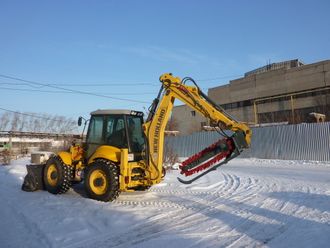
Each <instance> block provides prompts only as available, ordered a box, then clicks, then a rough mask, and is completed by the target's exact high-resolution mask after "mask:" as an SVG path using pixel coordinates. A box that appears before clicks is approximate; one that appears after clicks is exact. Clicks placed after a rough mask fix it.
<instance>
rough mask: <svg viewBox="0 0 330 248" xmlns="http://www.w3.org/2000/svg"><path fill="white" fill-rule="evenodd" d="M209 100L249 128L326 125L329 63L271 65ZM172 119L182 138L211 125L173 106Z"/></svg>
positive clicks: (212, 90) (329, 97)
mask: <svg viewBox="0 0 330 248" xmlns="http://www.w3.org/2000/svg"><path fill="white" fill-rule="evenodd" d="M208 96H209V97H210V98H211V99H212V100H213V101H215V102H216V103H218V104H219V105H221V106H222V107H223V108H224V109H225V110H226V111H227V112H228V113H229V114H231V115H233V116H234V117H235V118H236V119H237V120H239V121H244V122H247V123H249V124H250V125H260V124H265V123H268V124H270V123H288V124H292V123H302V122H318V121H327V120H329V116H330V60H325V61H320V62H317V63H313V64H304V63H303V62H301V61H299V60H298V59H295V60H289V61H284V62H280V63H273V64H269V65H266V66H263V67H260V68H258V69H255V70H253V71H249V72H247V73H245V75H244V77H242V78H238V79H235V80H231V81H230V82H229V83H228V84H225V85H221V86H218V87H214V88H210V89H209V90H208ZM172 118H173V119H174V121H175V120H180V121H177V125H176V126H177V130H178V131H179V132H180V134H181V135H186V134H190V133H192V132H195V131H200V130H203V126H205V125H210V123H209V122H208V121H207V119H205V118H204V117H202V116H201V115H199V114H198V113H196V112H195V111H192V110H191V109H190V108H189V107H187V106H185V105H182V106H175V107H174V109H173V114H172Z"/></svg>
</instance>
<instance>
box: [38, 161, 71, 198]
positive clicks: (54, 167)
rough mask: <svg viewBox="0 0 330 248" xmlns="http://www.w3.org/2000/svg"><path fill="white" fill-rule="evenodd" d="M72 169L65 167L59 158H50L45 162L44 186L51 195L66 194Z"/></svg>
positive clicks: (69, 185)
mask: <svg viewBox="0 0 330 248" xmlns="http://www.w3.org/2000/svg"><path fill="white" fill-rule="evenodd" d="M71 175H72V169H71V167H70V166H68V165H65V164H64V163H63V162H62V160H61V159H60V158H59V157H52V158H50V159H49V160H48V161H47V164H46V166H45V169H44V175H43V178H44V184H45V188H46V189H47V191H48V192H50V193H52V194H63V193H66V192H67V191H68V190H69V189H70V187H71V177H72V176H71Z"/></svg>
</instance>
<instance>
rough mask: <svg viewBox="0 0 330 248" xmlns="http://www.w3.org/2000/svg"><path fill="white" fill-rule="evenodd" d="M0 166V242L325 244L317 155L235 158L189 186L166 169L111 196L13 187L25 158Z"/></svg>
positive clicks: (328, 196)
mask: <svg viewBox="0 0 330 248" xmlns="http://www.w3.org/2000/svg"><path fill="white" fill-rule="evenodd" d="M13 163H14V164H12V165H10V166H1V167H0V194H1V205H0V209H1V211H0V228H1V230H0V245H1V247H147V248H148V247H155V246H157V247H227V246H231V247H242V246H243V247H255V246H265V247H267V246H269V247H328V246H329V243H330V235H329V233H330V190H329V189H330V187H329V186H330V167H329V164H326V163H316V162H313V163H309V162H306V161H304V162H302V161H280V160H259V159H235V160H233V161H231V162H229V163H228V164H227V165H225V166H223V167H221V168H220V169H218V170H217V171H215V172H212V173H209V174H208V175H207V176H205V177H203V178H201V179H200V180H198V181H196V183H194V184H191V185H182V184H180V183H179V182H178V181H177V180H176V177H177V176H179V172H178V171H177V170H175V171H170V172H168V173H167V176H166V178H165V180H164V182H162V183H161V184H159V185H156V186H154V187H152V188H151V189H149V191H146V192H133V193H122V194H121V195H120V196H119V198H118V199H117V200H116V201H115V202H112V203H103V202H97V201H94V200H91V199H88V198H86V196H85V194H84V188H83V185H80V184H78V185H75V186H74V188H73V189H71V190H70V191H69V192H68V193H67V194H64V195H52V194H49V193H48V192H43V191H38V192H34V193H27V192H23V191H21V189H20V187H21V184H22V182H23V178H24V175H25V173H26V171H25V164H26V163H29V160H28V159H25V160H19V161H14V162H13Z"/></svg>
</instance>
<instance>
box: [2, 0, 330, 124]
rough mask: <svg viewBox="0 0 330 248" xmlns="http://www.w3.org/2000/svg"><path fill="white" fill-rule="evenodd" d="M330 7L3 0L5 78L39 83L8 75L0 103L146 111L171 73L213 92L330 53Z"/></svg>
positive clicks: (30, 108)
mask: <svg viewBox="0 0 330 248" xmlns="http://www.w3.org/2000/svg"><path fill="white" fill-rule="evenodd" d="M329 11H330V1H328V0H324V1H321V0H320V1H317V0H315V1H298V0H296V1H282V0H277V1H261V0H260V1H256V0H250V1H243V0H241V1H229V0H228V1H220V0H218V1H216V0H213V1H211V0H205V1H201V0H200V1H197V0H190V1H188V0H181V1H179V0H176V1H174V0H168V1H161V0H153V1H152V0H150V1H147V0H144V1H143V0H141V1H133V0H131V1H128V0H122V1H119V0H118V1H114V0H113V1H110V0H109V1H105V0H104V1H102V0H99V1H84V0H81V1H77V0H76V1H74V0H70V1H64V0H63V1H47V0H44V1H33V0H31V1H15V0H8V1H5V0H0V30H1V34H0V75H2V76H9V77H13V78H17V79H23V80H27V81H31V82H34V83H26V82H24V81H19V80H13V79H9V78H6V77H0V92H1V101H0V108H4V109H10V110H14V111H20V112H34V113H51V114H56V115H64V116H67V117H72V118H74V119H76V118H77V117H78V116H79V115H83V116H85V117H87V116H88V115H89V113H90V112H91V111H93V110H96V109H99V108H100V109H104V108H127V109H136V110H143V109H144V108H147V107H148V106H149V104H150V103H151V102H152V99H153V98H154V97H155V96H156V94H157V92H158V89H159V82H158V78H159V76H160V75H161V74H162V73H165V72H172V73H173V74H175V75H177V76H180V77H185V76H190V77H193V78H194V79H196V80H197V82H198V83H199V85H200V87H201V88H202V89H204V90H205V91H206V92H207V89H208V88H210V87H214V86H218V85H221V84H225V83H228V81H229V80H230V79H234V78H237V77H239V76H240V75H243V74H244V73H245V72H247V71H249V70H252V69H255V68H257V67H260V66H263V65H265V64H266V63H267V62H269V61H270V62H279V61H283V60H288V59H295V58H299V59H301V60H302V61H304V62H305V63H313V62H317V61H320V60H326V59H330V46H329V45H330V32H329V27H330V18H329ZM38 83H40V84H39V85H38ZM41 84H43V85H45V84H46V85H49V86H51V87H47V86H42V85H41ZM54 87H55V88H54ZM56 87H57V88H56ZM59 88H61V89H59ZM62 88H64V89H69V90H73V91H81V92H88V93H95V94H97V95H106V96H107V97H108V98H106V97H101V96H92V95H86V94H78V93H77V94H73V93H72V92H71V93H70V92H65V90H64V89H62ZM112 97H114V98H121V99H127V100H131V101H127V100H119V99H114V98H112ZM1 112H3V110H0V113H1Z"/></svg>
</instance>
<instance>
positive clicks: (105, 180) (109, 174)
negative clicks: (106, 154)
mask: <svg viewBox="0 0 330 248" xmlns="http://www.w3.org/2000/svg"><path fill="white" fill-rule="evenodd" d="M84 181H85V188H86V192H87V195H88V196H89V197H90V198H92V199H95V200H98V201H104V202H108V201H113V200H115V199H116V198H117V197H118V195H119V173H118V167H117V166H116V165H115V164H114V163H112V162H110V161H107V160H98V161H95V162H93V163H92V164H90V165H88V166H87V167H86V169H85V179H84Z"/></svg>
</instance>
